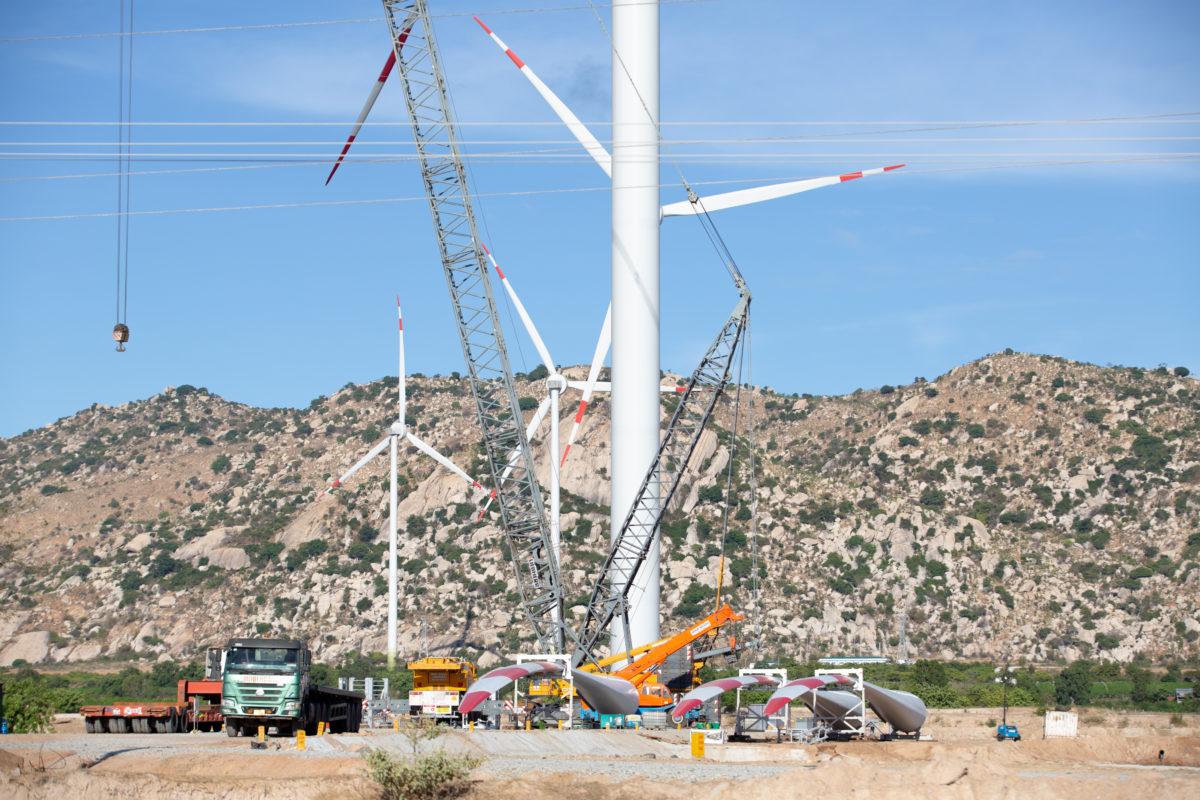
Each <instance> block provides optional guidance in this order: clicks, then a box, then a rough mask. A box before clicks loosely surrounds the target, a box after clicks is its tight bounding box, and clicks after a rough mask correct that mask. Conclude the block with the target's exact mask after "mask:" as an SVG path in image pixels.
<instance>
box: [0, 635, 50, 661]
mask: <svg viewBox="0 0 1200 800" xmlns="http://www.w3.org/2000/svg"><path fill="white" fill-rule="evenodd" d="M48 655H50V632H49V631H30V632H29V633H22V634H18V635H17V636H14V637H13V638H12V639H11V640H10V641H9V643H8V644H7V645H5V647H4V649H2V650H0V667H11V666H12V665H13V662H14V661H18V660H21V659H24V660H25V661H27V662H28V663H30V664H39V663H41V662H42V661H45V660H46V656H48Z"/></svg>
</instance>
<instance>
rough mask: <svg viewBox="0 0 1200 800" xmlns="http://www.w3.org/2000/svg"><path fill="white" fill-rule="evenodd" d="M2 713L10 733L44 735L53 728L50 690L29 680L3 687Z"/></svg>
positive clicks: (52, 704)
mask: <svg viewBox="0 0 1200 800" xmlns="http://www.w3.org/2000/svg"><path fill="white" fill-rule="evenodd" d="M18 660H20V659H18ZM14 666H16V664H15V663H14ZM4 713H5V714H6V715H7V717H8V725H9V728H8V730H9V732H10V733H44V732H47V731H51V730H53V728H54V702H53V699H52V698H51V695H50V690H49V689H47V688H46V687H45V686H42V685H39V684H37V683H35V682H34V681H33V679H31V678H25V679H23V680H19V681H16V682H15V683H10V684H8V685H7V686H6V687H5V691H4Z"/></svg>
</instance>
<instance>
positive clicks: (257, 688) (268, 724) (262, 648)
mask: <svg viewBox="0 0 1200 800" xmlns="http://www.w3.org/2000/svg"><path fill="white" fill-rule="evenodd" d="M311 667H312V652H311V651H310V650H309V648H308V643H307V642H304V641H300V640H298V639H253V638H247V639H230V640H229V643H228V645H226V648H225V675H224V681H223V683H222V687H221V713H222V714H224V716H225V732H226V733H227V734H228V735H229V736H231V737H236V736H241V735H244V736H251V735H253V734H254V733H255V732H256V731H257V730H258V728H259V727H260V726H261V727H264V728H268V729H274V730H275V732H276V733H277V734H278V735H280V736H292V735H295V733H296V732H298V731H305V733H307V734H309V735H314V734H316V733H317V729H318V726H319V724H320V723H322V722H323V723H325V728H326V730H328V731H330V732H331V733H357V732H358V727H359V724H360V723H361V722H362V711H363V695H362V693H361V692H350V691H346V690H344V689H335V688H333V687H330V686H314V685H312V683H311V681H310V671H311Z"/></svg>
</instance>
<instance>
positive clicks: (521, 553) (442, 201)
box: [383, 0, 574, 652]
mask: <svg viewBox="0 0 1200 800" xmlns="http://www.w3.org/2000/svg"><path fill="white" fill-rule="evenodd" d="M383 8H384V12H385V15H386V17H387V22H388V27H389V29H390V32H391V36H392V48H393V50H394V52H395V54H396V72H397V75H398V76H399V78H400V82H401V85H402V86H403V93H404V101H405V104H406V105H407V108H408V115H409V119H410V120H411V121H412V126H413V136H414V138H415V140H416V147H417V156H418V160H419V162H420V165H421V176H422V179H423V181H424V184H425V193H426V196H427V198H428V200H429V209H430V212H431V213H432V215H433V222H434V227H435V229H436V231H437V236H438V246H439V249H440V251H441V258H442V266H443V269H444V271H445V274H446V283H447V285H448V287H449V289H450V300H451V305H452V306H453V309H454V318H455V323H456V324H457V326H458V334H459V339H460V341H461V343H462V348H463V357H464V359H465V361H466V365H467V376H468V378H469V382H470V385H471V392H472V395H473V397H474V400H475V410H476V413H477V415H478V418H479V423H480V426H481V428H482V431H483V442H484V447H485V450H486V453H487V459H488V465H489V467H490V469H491V475H492V485H493V486H494V487H495V489H496V500H497V504H498V506H499V509H500V516H501V520H502V526H503V530H504V534H505V537H506V539H507V543H508V547H509V554H510V556H511V558H512V561H513V567H514V570H515V572H516V576H517V583H518V586H519V588H520V594H521V602H522V605H523V606H524V609H525V612H526V615H527V616H528V618H529V621H530V624H531V625H532V627H533V631H534V634H535V635H536V637H537V641H538V646H539V647H541V648H542V651H543V652H562V651H563V650H564V649H565V646H566V641H567V636H568V633H569V629H568V628H567V627H566V626H565V624H564V622H563V588H562V582H561V579H560V573H559V566H558V563H557V562H556V561H555V558H554V554H553V551H552V550H551V547H550V532H549V526H548V524H547V520H546V513H545V510H544V508H543V506H542V493H541V489H540V487H539V486H538V483H537V477H536V475H535V473H534V464H533V454H532V451H531V450H530V448H529V442H528V440H527V438H526V435H525V426H524V424H523V421H522V417H521V410H520V407H519V404H518V398H517V393H516V390H515V388H514V386H513V378H512V371H511V370H510V368H509V364H508V355H507V352H506V350H505V346H504V338H503V335H502V333H501V328H500V320H499V317H498V315H497V313H496V305H495V301H494V299H493V297H492V285H491V279H490V276H489V274H488V268H487V262H486V261H485V258H484V254H483V252H482V249H481V247H480V244H479V242H480V239H479V236H478V234H477V231H476V224H475V214H474V210H473V209H472V206H471V197H470V192H469V189H468V185H467V179H466V174H465V171H464V169H463V160H462V158H461V156H460V151H459V143H458V138H457V135H456V133H455V128H454V122H453V119H452V116H451V113H450V104H449V99H448V97H447V91H446V82H445V78H444V76H443V73H442V70H441V67H440V65H439V63H438V57H437V50H436V45H435V42H434V38H433V28H432V25H431V23H430V19H429V14H428V9H427V7H426V3H425V0H383ZM514 452H516V453H518V454H519V457H517V458H516V459H511V458H510V456H511V454H512V453H514ZM510 467H511V468H510ZM571 638H574V636H573V634H572V635H571Z"/></svg>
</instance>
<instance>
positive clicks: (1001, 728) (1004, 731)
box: [996, 725, 1021, 742]
mask: <svg viewBox="0 0 1200 800" xmlns="http://www.w3.org/2000/svg"><path fill="white" fill-rule="evenodd" d="M996 741H998V742H1004V741H1013V742H1019V741H1021V732H1020V731H1018V730H1017V726H1016V725H997V726H996Z"/></svg>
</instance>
